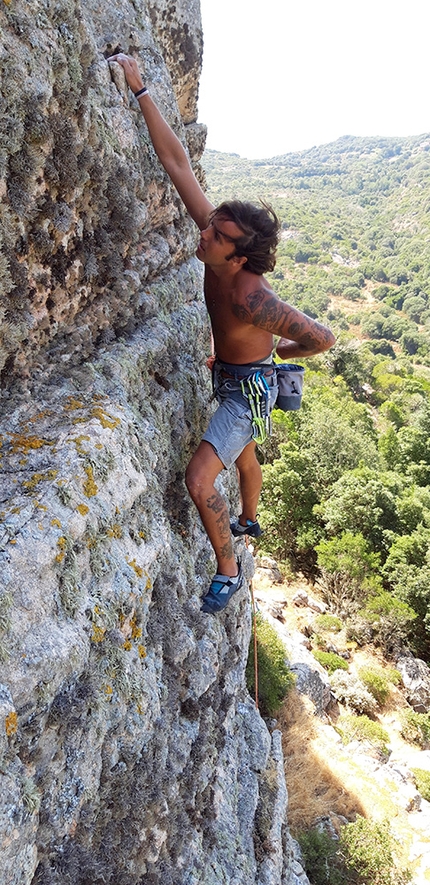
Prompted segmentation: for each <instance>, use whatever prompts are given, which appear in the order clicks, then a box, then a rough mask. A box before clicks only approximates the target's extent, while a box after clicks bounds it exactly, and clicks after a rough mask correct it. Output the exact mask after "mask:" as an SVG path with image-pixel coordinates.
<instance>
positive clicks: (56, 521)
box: [51, 517, 61, 529]
mask: <svg viewBox="0 0 430 885" xmlns="http://www.w3.org/2000/svg"><path fill="white" fill-rule="evenodd" d="M51 525H56V526H57V528H59V529H61V522H60V520H59V519H57V518H56V517H55V518H54V519H51Z"/></svg>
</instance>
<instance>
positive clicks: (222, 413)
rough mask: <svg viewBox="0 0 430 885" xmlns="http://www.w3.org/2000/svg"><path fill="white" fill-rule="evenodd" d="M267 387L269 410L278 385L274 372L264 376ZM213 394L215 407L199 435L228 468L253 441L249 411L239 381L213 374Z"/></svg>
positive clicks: (274, 398)
mask: <svg viewBox="0 0 430 885" xmlns="http://www.w3.org/2000/svg"><path fill="white" fill-rule="evenodd" d="M266 381H267V383H268V385H269V388H270V394H269V397H270V410H272V409H273V406H274V405H275V402H276V397H277V395H278V385H277V383H276V373H275V372H274V373H273V375H270V376H268V377H266ZM215 396H216V399H217V402H218V403H219V405H218V408H217V410H216V412H215V414H214V415H213V417H212V418H211V420H210V422H209V426H208V429H207V430H206V432H205V433H204V434H203V437H202V439H204V440H206V442H208V443H210V444H211V446H213V448H214V449H215V452H216V454H217V455H218V458H219V459H220V461H222V463H223V464H224V467H226V468H227V469H228V468H229V467H231V466H232V464H234V462H235V461H236V460H237V458H238V457H239V455H241V454H242V452H243V450H244V448H245V446H247V445H248V444H249V443H250V442H252V414H251V409H250V408H249V404H248V400H247V399H246V398H245V397H244V395H243V393H242V390H241V388H240V382H239V381H233V380H232V379H231V380H230V379H222V378H221V377H220V375H219V373H218V374H217V375H216V376H215Z"/></svg>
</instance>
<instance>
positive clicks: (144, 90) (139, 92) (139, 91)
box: [134, 86, 148, 98]
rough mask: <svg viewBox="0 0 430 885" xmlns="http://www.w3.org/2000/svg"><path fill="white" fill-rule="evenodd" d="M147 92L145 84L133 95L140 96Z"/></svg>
mask: <svg viewBox="0 0 430 885" xmlns="http://www.w3.org/2000/svg"><path fill="white" fill-rule="evenodd" d="M147 92H148V90H147V88H146V86H142V89H139V90H138V91H137V92H135V93H134V97H135V98H140V96H141V95H146V93H147Z"/></svg>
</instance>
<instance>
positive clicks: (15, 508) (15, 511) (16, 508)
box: [11, 507, 21, 513]
mask: <svg viewBox="0 0 430 885" xmlns="http://www.w3.org/2000/svg"><path fill="white" fill-rule="evenodd" d="M11 513H21V507H12V510H11Z"/></svg>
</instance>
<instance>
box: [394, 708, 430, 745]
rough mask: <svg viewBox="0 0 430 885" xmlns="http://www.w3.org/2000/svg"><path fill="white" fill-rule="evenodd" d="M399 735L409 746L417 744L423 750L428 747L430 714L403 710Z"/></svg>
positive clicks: (429, 742)
mask: <svg viewBox="0 0 430 885" xmlns="http://www.w3.org/2000/svg"><path fill="white" fill-rule="evenodd" d="M401 726H402V727H401V731H400V734H401V735H402V737H403V738H404V739H405V741H408V742H409V743H410V744H419V746H420V747H422V748H423V749H424V750H425V749H427V748H428V746H429V745H430V713H416V712H415V710H405V711H404V713H402V715H401Z"/></svg>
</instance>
